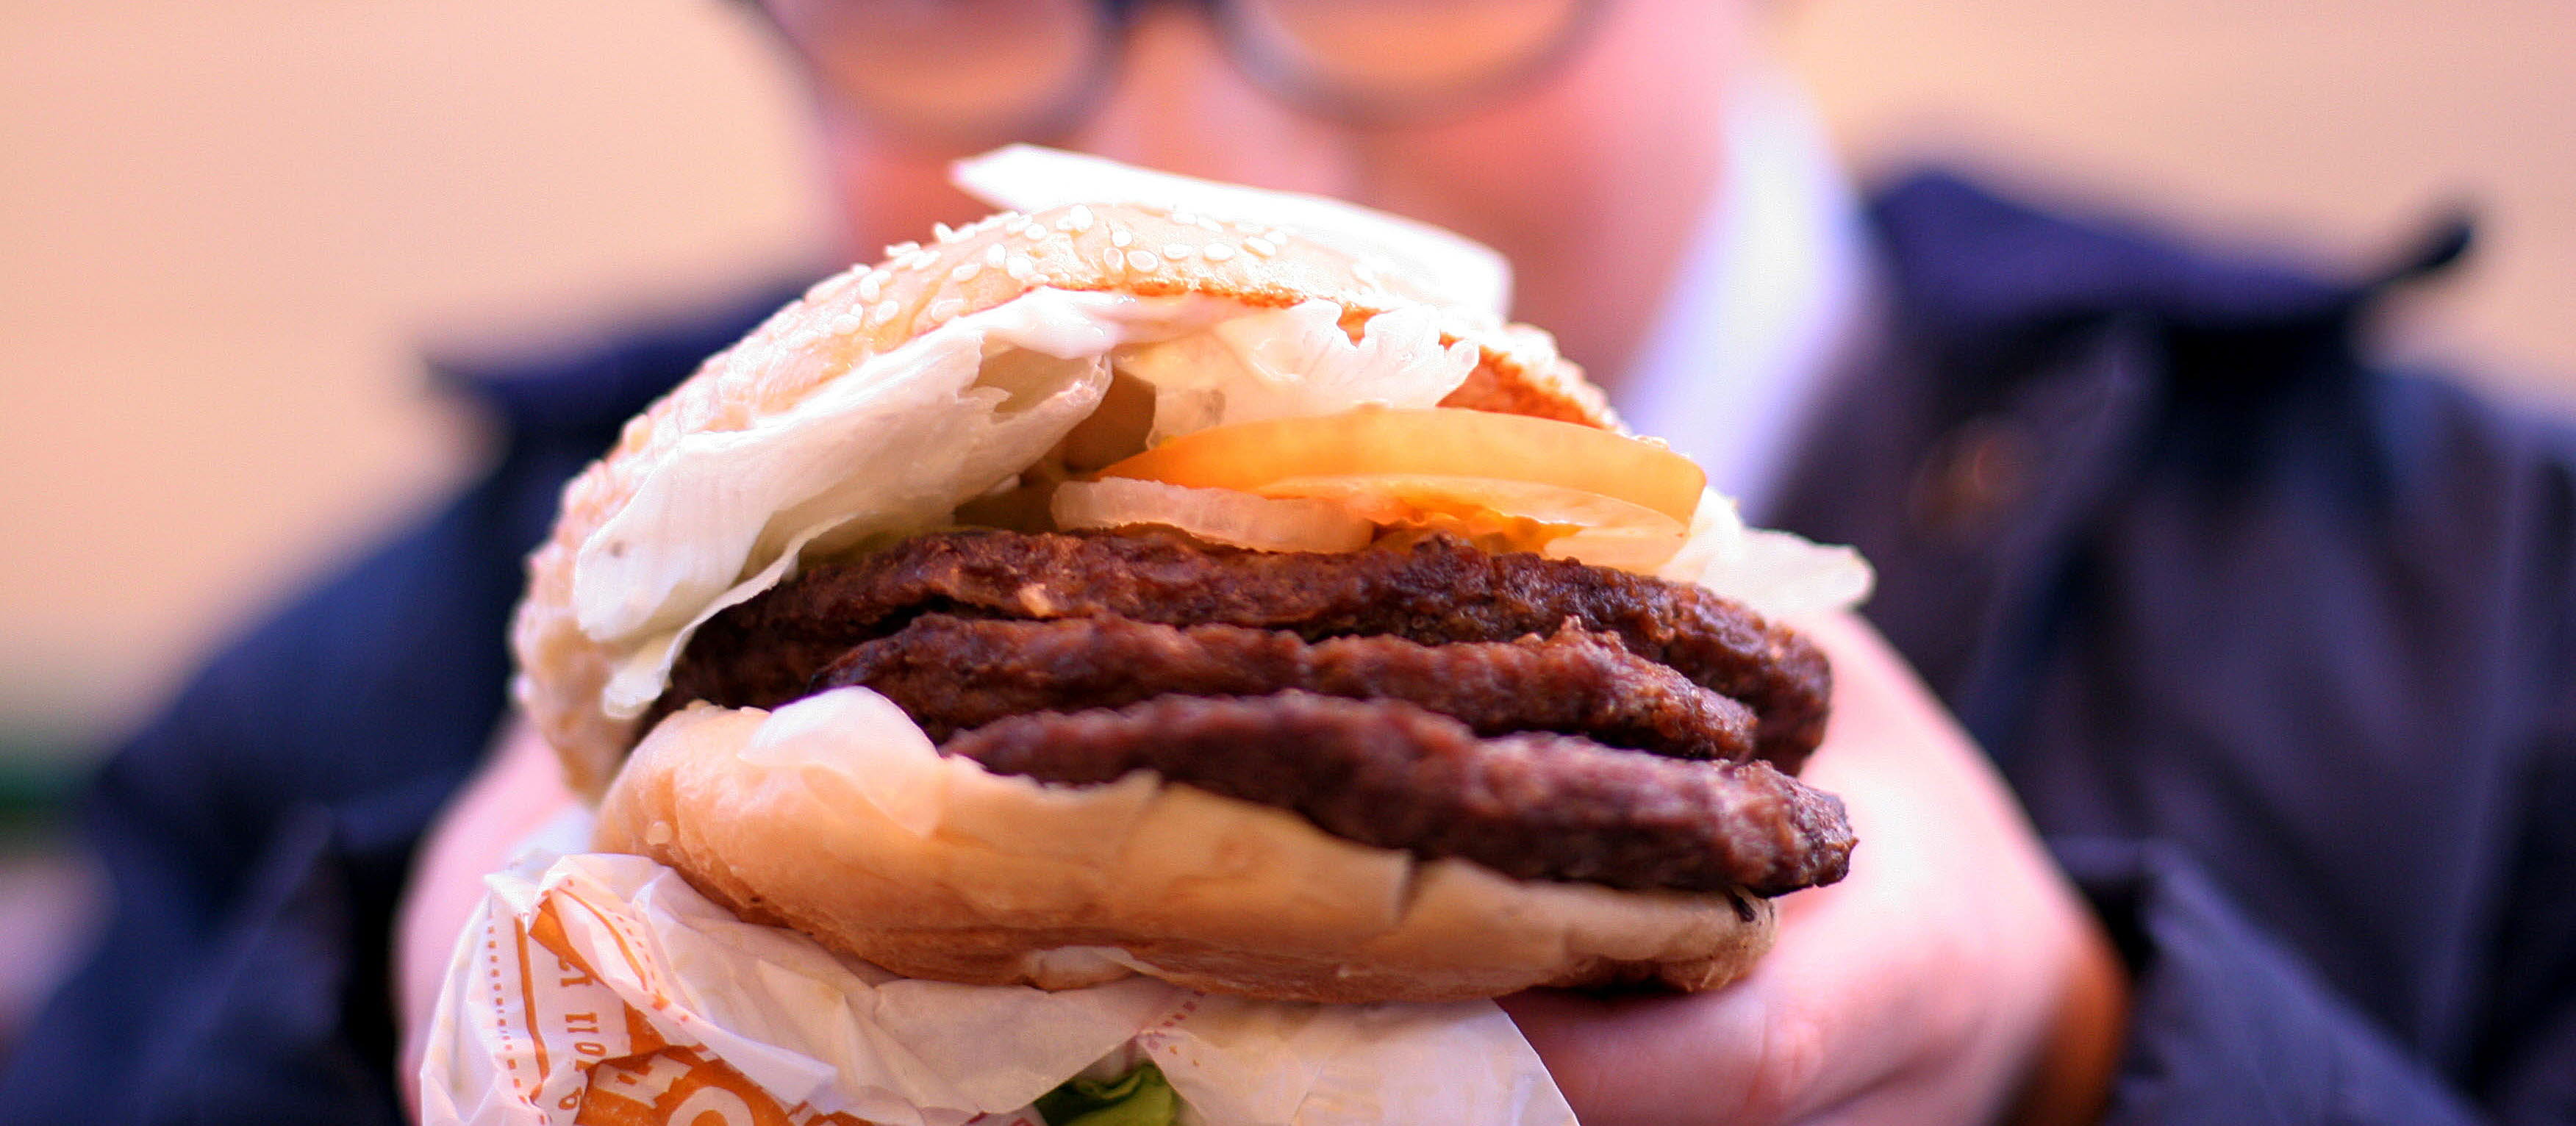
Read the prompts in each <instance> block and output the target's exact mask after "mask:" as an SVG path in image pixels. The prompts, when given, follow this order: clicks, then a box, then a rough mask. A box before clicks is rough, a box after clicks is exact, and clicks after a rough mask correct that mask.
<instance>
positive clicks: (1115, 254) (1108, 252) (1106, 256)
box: [1100, 246, 1127, 274]
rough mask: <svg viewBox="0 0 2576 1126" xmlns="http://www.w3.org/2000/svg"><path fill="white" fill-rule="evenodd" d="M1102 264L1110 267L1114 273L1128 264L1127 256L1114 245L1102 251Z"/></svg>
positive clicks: (1110, 270)
mask: <svg viewBox="0 0 2576 1126" xmlns="http://www.w3.org/2000/svg"><path fill="white" fill-rule="evenodd" d="M1100 264H1101V265H1103V266H1106V267H1108V268H1109V272H1110V273H1113V274H1114V273H1117V272H1118V270H1119V268H1120V267H1122V266H1125V265H1126V264H1127V256H1126V255H1125V254H1123V253H1120V252H1119V250H1118V248H1117V247H1114V246H1113V247H1110V248H1108V249H1105V250H1102V251H1101V252H1100Z"/></svg>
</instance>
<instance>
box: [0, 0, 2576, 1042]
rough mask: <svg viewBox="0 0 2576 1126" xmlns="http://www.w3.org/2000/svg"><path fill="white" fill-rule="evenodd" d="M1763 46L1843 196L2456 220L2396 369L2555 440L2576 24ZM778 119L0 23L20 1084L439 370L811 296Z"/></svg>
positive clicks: (323, 31) (541, 32)
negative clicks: (113, 901) (677, 315)
mask: <svg viewBox="0 0 2576 1126" xmlns="http://www.w3.org/2000/svg"><path fill="white" fill-rule="evenodd" d="M1780 15H1781V26H1780V28H1779V40H1780V47H1781V51H1782V53H1783V54H1784V55H1785V56H1786V57H1787V58H1788V59H1789V60H1790V62H1791V64H1792V65H1793V67H1794V68H1795V69H1796V70H1798V71H1799V72H1800V73H1802V74H1803V75H1804V76H1805V77H1806V78H1807V80H1808V82H1809V85H1810V87H1811V89H1812V91H1813V93H1814V95H1815V97H1816V99H1817V102H1818V104H1819V105H1820V106H1821V108H1822V110H1823V112H1824V115H1825V117H1826V119H1827V121H1828V122H1829V124H1830V125H1831V127H1832V128H1833V130H1834V132H1835V135H1836V137H1837V140H1838V143H1839V144H1840V145H1841V147H1842V148H1843V150H1844V151H1845V152H1846V153H1847V154H1848V155H1849V157H1850V158H1851V161H1852V163H1853V165H1854V166H1855V168H1856V169H1858V170H1859V171H1860V172H1861V174H1862V176H1863V178H1864V179H1868V178H1870V177H1871V174H1872V173H1884V172H1887V171H1892V170H1898V169H1902V168H1904V167H1907V166H1909V165H1913V164H1917V163H1921V162H1923V161H1925V160H1940V161H1943V162H1947V163H1953V164H1960V165H1964V166H1967V167H1969V168H1973V169H1976V170H1978V171H1980V172H1981V173H1982V174H1984V175H1987V176H1990V177H1995V178H2000V179H2003V180H2005V181H2007V182H2009V183H2011V184H2013V185H2014V186H2015V187H2016V189H2017V190H2020V191H2023V192H2026V193H2028V194H2031V195H2034V196H2037V197H2039V198H2040V199H2042V200H2044V201H2048V202H2053V203H2058V204H2066V203H2069V202H2075V203H2077V204H2078V206H2080V207H2082V208H2084V209H2087V210H2097V211H2114V212H2125V213H2131V214H2137V215H2142V216H2149V217H2152V218H2154V219H2155V220H2157V221H2159V222H2161V223H2165V224H2167V225H2170V226H2173V227H2177V228H2179V229H2181V230H2184V231H2187V232H2192V233H2195V234H2199V235H2202V236H2205V237H2207V238H2210V239H2215V240H2224V241H2236V242H2243V241H2249V240H2251V241H2257V242H2262V243H2266V244H2272V245H2285V246H2290V247H2294V248H2297V249H2298V250H2299V252H2300V253H2302V254H2304V255H2305V256H2307V257H2308V258H2309V259H2311V260H2312V261H2314V262H2316V263H2318V264H2319V265H2321V266H2323V267H2325V268H2328V269H2336V268H2349V269H2359V268H2362V267H2364V266H2365V265H2368V264H2373V263H2376V262H2378V261H2380V260H2381V259H2382V258H2383V257H2384V256H2385V255H2387V254H2389V253H2391V252H2393V251H2394V250H2395V249H2396V248H2398V247H2400V246H2403V245H2405V244H2407V243H2408V242H2409V240H2410V239H2411V238H2412V237H2413V236H2414V235H2415V234H2416V233H2417V232H2418V231H2420V230H2421V229H2422V227H2423V226H2424V225H2425V224H2426V223H2427V222H2428V221H2429V220H2430V219H2432V218H2433V217H2434V216H2435V215H2437V214H2439V213H2441V212H2442V211H2444V210H2445V209H2447V208H2451V207H2455V206H2459V205H2467V206H2469V207H2471V208H2473V209H2474V211H2475V213H2476V214H2477V216H2478V218H2479V220H2480V234H2481V242H2480V244H2479V246H2478V248H2477V250H2476V251H2475V254H2474V256H2473V258H2472V259H2471V260H2470V261H2469V263H2468V264H2467V266H2466V267H2465V268H2463V269H2461V270H2459V271H2457V273H2456V274H2455V275H2453V276H2452V277H2451V278H2450V279H2449V280H2446V281H2444V282H2443V283H2441V285H2440V286H2439V287H2438V288H2436V289H2435V290H2433V291H2431V292H2429V293H2426V294H2424V295H2423V296H2422V297H2421V298H2420V299H2418V300H2417V301H2415V302H2414V304H2412V305H2410V306H2409V307H2408V308H2406V309H2404V310H2403V311H2402V315H2401V316H2399V317H2397V318H2396V319H2395V322H2394V323H2393V324H2392V325H2390V326H2389V330H2388V331H2389V339H2388V342H2387V345H2388V347H2390V348H2392V349H2395V350H2397V351H2399V352H2401V353H2403V354H2405V355H2408V356H2410V357H2419V358H2430V359H2437V360H2444V361H2449V362H2454V363H2456V364H2458V365H2460V366H2462V367H2464V368H2465V369H2466V370H2467V371H2468V372H2469V373H2470V374H2472V375H2474V376H2475V377H2477V378H2478V379H2479V380H2480V381H2482V382H2484V383H2486V384H2487V385H2488V386H2489V387H2490V388H2492V389H2496V390H2499V391H2501V392H2503V393H2505V394H2507V395H2510V396H2514V397H2517V398H2522V399H2526V400H2539V401H2542V402H2545V403H2548V404H2551V405H2552V406H2554V407H2555V408H2556V409H2562V410H2564V409H2570V408H2571V407H2576V316H2569V315H2567V314H2566V313H2565V312H2564V311H2563V310H2564V308H2565V306H2566V303H2567V302H2568V301H2569V300H2570V299H2571V298H2576V143H2571V142H2570V141H2569V140H2568V137H2569V123H2570V122H2571V121H2576V66H2571V65H2570V64H2571V56H2570V54H2569V44H2571V43H2576V5H2570V4H2567V3H2565V2H2564V0H2461V2H2457V3H2449V4H2436V3H2430V2H2425V0H2347V2H2344V3H2339V4H2333V5H2318V4H2307V3H2297V2H2293V0H2229V2H2221V0H2122V2H2119V3H2110V2H2107V0H2094V2H2090V3H2082V2H2078V3H2069V2H2067V0H1944V2H1939V3H1935V2H1930V0H1784V2H1783V3H1782V4H1781V5H1780ZM798 113H799V111H798V110H797V108H796V100H795V96H794V91H793V90H792V89H790V88H789V86H788V84H787V82H786V80H785V78H784V77H783V76H782V75H781V74H780V73H779V72H778V71H777V69H776V68H775V67H774V66H772V65H771V63H770V61H769V59H768V45H767V43H766V42H765V41H764V40H763V39H762V38H761V36H760V35H758V34H756V33H755V31H754V29H753V28H752V27H750V26H749V25H748V23H747V22H746V21H745V20H744V19H743V18H742V17H741V15H740V13H739V12H737V11H736V10H735V9H734V6H732V5H730V4H726V3H723V2H721V0H507V2H504V0H440V2H438V3H407V2H404V0H375V2H372V3H364V4H354V3H346V2H333V0H225V2H222V3H212V4H209V3H197V2H183V0H125V2H123V3H118V4H65V3H49V2H44V0H0V399H5V402H6V410H5V412H0V450H5V455H0V535H5V537H6V543H7V545H8V548H7V550H6V551H4V552H0V1051H5V1050H6V1044H7V1038H8V1034H9V1030H10V1029H11V1028H13V1027H15V1026H16V1024H17V1022H18V1020H19V1019H20V1018H21V1017H22V1016H23V1014H24V1012H25V1009H26V1007H27V1006H28V1005H29V1004H30V1003H32V1002H33V1001H34V1000H35V999H36V998H38V997H40V996H41V994H42V992H43V990H44V988H45V985H46V983H47V982H48V981H49V980H50V979H51V977H52V975H53V973H54V972H55V971H56V969H57V968H58V967H59V966H60V964H61V961H62V959H63V957H64V956H66V954H67V953H68V952H69V951H70V950H71V949H72V948H73V947H74V946H76V945H77V943H78V936H79V934H80V932H81V929H82V927H83V926H84V923H85V920H86V919H87V918H88V917H89V916H90V914H91V913H92V912H93V910H94V905H95V901H96V900H95V896H96V887H95V880H94V878H93V877H92V876H91V875H90V874H89V873H88V872H87V871H86V870H85V869H84V868H83V866H82V864H81V862H80V861H79V860H78V858H77V856H76V854H74V853H72V852H70V851H68V850H66V849H65V848H64V847H63V841H64V839H65V833H66V826H65V824H64V818H63V816H62V812H61V805H62V802H63V801H64V800H65V799H66V798H67V797H68V796H69V795H70V794H71V793H72V792H73V791H74V789H75V787H76V786H77V785H78V782H79V779H80V777H81V776H82V774H83V772H84V771H85V770H86V769H87V767H88V766H89V765H90V764H91V763H92V762H93V761H94V756H95V754H96V752H97V750H98V749H99V748H101V747H102V746H104V745H105V744H107V743H109V742H110V741H112V740H113V739H114V738H115V736H116V735H117V733H118V732H119V731H120V730H122V729H123V728H124V727H125V726H127V725H128V724H130V723H133V722H135V721H137V720H138V719H139V718H140V717H141V715H142V714H143V713H144V712H145V710H146V709H148V708H150V707H151V706H153V704H154V703H155V702H156V701H157V700H158V699H159V698H160V697H162V696H163V695H164V694H166V693H168V692H169V691H171V690H172V689H173V688H174V687H175V686H176V683H177V681H178V678H180V677H181V676H183V675H184V674H185V672H186V670H187V669H188V668H189V667H190V666H191V665H192V663H193V662H194V661H196V660H197V659H198V657H199V656H200V655H201V654H202V653H203V652H204V651H205V650H206V649H207V647H209V646H211V645H213V644H215V643H216V642H218V641H219V640H220V639H222V638H223V637H224V636H225V635H226V634H227V633H228V632H230V631H232V630H234V629H236V628H238V627H239V626H241V625H242V624H243V623H245V622H246V621H248V620H250V619H251V618H252V617H253V616H255V615H256V614H257V613H258V612H259V611H260V610H261V609H262V607H264V606H265V605H267V604H268V603H269V602H270V601H271V600H272V599H275V598H277V597H280V596H282V595H283V594H284V593H285V592H287V591H290V590H292V589H294V588H295V587H297V586H298V585H299V584H301V583H303V582H306V581H308V580H310V579H311V578H312V577H314V576H315V575H316V574H317V573H318V572H320V571H321V570H322V569H324V568H326V567H328V566H329V565H330V564H331V563H332V562H333V561H334V560H335V559H337V558H339V557H341V556H342V555H343V554H344V553H346V552H347V551H349V550H350V549H352V548H353V547H355V546H357V545H359V544H361V543H364V542H366V541H368V540H370V539H371V538H373V537H375V536H377V535H379V534H381V533H382V532H383V531H385V530H387V529H389V528H391V527H394V526H396V525H397V524H399V523H400V522H401V521H403V520H404V519H405V518H406V517H407V516H408V515H409V514H412V513H415V512H417V511H418V510H419V508H420V507H421V506H423V505H425V504H427V503H429V502H430V501H431V500H432V498H435V497H437V496H438V495H440V494H441V493H442V492H443V491H444V490H445V489H446V488H447V487H448V486H450V485H452V484H454V483H455V482H457V481H458V480H460V479H461V478H462V477H463V476H464V475H465V474H467V473H469V472H470V471H471V470H472V468H473V467H474V466H475V464H476V463H477V458H478V457H479V451H480V449H481V436H480V435H479V434H478V432H477V429H476V427H475V424H474V420H473V419H472V418H471V417H470V416H468V415H467V414H466V413H465V412H463V411H460V410H459V409H457V408H456V407H455V405H454V404H452V403H450V402H448V401H446V400H445V399H443V398H442V397H441V395H440V393H439V392H438V391H437V389H436V387H435V385H434V384H433V382H432V381H431V379H430V378H429V377H428V376H427V375H426V374H425V371H424V368H423V365H422V363H421V361H420V356H421V355H422V354H423V353H424V351H428V352H435V353H439V354H469V355H470V354H476V353H504V354H506V353H507V352H510V351H512V350H517V349H522V348H528V347H532V346H534V345H535V344H536V343H537V342H541V341H548V340H561V339H563V338H565V337H568V336H578V335H580V334H584V333H587V332H595V331H599V330H602V329H604V328H606V327H607V326H610V325H613V324H615V323H617V322H619V321H621V320H624V319H627V318H630V317H633V316H637V315H640V314H649V313H650V312H652V311H653V310H656V309H664V308H678V307H684V306H687V305H689V304H692V303H694V302H696V301H699V300H704V299H708V298H711V297H714V296H716V295H720V294H728V293H735V292H739V291H741V290H744V289H746V288H748V287H750V286H752V285H754V284H757V283H761V282H766V281H772V280H776V279H779V278H783V277H790V276H801V275H805V274H809V273H811V272H813V271H814V270H815V269H817V268H818V267H819V266H820V265H822V263H820V262H819V261H818V260H817V259H816V258H815V257H814V252H813V250H812V247H813V246H814V245H815V243H816V242H817V241H818V237H817V232H819V231H821V230H822V229H823V224H824V223H825V221H826V219H825V216H824V215H823V213H822V211H821V210H820V208H819V206H818V203H817V200H816V198H815V196H816V194H817V193H815V192H813V191H811V190H809V184H810V180H811V176H812V172H811V169H810V167H809V163H808V161H809V157H808V154H806V153H805V152H804V151H803V149H802V148H801V133H800V130H801V122H800V120H799V117H798ZM1577 358H1578V359H1579V358H1580V357H1577Z"/></svg>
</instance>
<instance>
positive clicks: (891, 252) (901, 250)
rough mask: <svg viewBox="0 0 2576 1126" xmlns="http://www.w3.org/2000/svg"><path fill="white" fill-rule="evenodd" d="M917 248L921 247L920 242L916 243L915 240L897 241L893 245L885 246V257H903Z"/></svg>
mask: <svg viewBox="0 0 2576 1126" xmlns="http://www.w3.org/2000/svg"><path fill="white" fill-rule="evenodd" d="M919 249H921V244H920V243H917V242H898V243H896V244H894V245H893V246H889V247H887V248H886V257H888V258H903V257H906V256H909V255H910V254H911V253H912V252H913V251H916V250H919Z"/></svg>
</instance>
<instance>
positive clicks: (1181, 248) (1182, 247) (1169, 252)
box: [1163, 242, 1198, 262]
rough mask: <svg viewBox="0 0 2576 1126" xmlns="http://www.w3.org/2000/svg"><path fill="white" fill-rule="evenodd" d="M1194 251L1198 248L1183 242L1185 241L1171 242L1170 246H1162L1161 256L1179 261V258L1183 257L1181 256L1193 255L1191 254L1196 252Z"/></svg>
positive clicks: (1196, 251)
mask: <svg viewBox="0 0 2576 1126" xmlns="http://www.w3.org/2000/svg"><path fill="white" fill-rule="evenodd" d="M1196 253H1198V248H1197V247H1194V246H1190V245H1187V244H1185V243H1177V242H1176V243H1173V244H1172V245H1170V246H1166V247H1164V248H1163V257H1165V258H1169V259H1171V260H1172V261H1175V262H1178V261H1180V260H1181V259H1183V258H1187V257H1189V256H1190V255H1193V254H1196Z"/></svg>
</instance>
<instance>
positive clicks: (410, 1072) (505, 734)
mask: <svg viewBox="0 0 2576 1126" xmlns="http://www.w3.org/2000/svg"><path fill="white" fill-rule="evenodd" d="M574 801H575V799H574V798H573V796H572V791H570V790H567V789H565V788H564V782H563V768H562V767H560V766H557V765H556V764H555V753H554V751H553V750H551V749H549V748H548V747H547V746H546V742H545V740H544V739H541V738H539V737H538V736H537V732H536V729H535V728H532V727H530V726H528V724H527V721H526V720H524V719H517V718H513V719H512V720H510V722H509V723H508V724H506V725H505V726H504V727H503V728H502V731H501V737H500V739H499V740H498V741H497V742H496V743H495V745H494V747H493V749H492V757H491V759H490V761H488V762H486V763H485V764H484V766H483V770H482V772H481V773H479V774H477V775H475V776H474V778H473V780H472V781H469V782H467V783H466V784H465V788H464V789H462V790H459V791H457V794H456V798H455V800H453V801H451V802H449V803H448V806H447V809H446V810H445V811H444V812H441V813H440V814H439V816H438V820H437V821H435V822H433V823H432V824H431V826H430V829H429V835H428V836H426V837H424V838H423V839H422V840H421V845H420V852H419V854H418V855H417V856H416V857H415V858H414V859H413V862H412V870H411V879H410V880H409V881H408V882H406V883H405V884H404V885H403V902H402V907H401V910H400V912H399V915H398V917H397V918H396V919H395V920H394V949H393V956H394V967H393V968H394V973H393V985H394V1020H395V1023H396V1024H398V1025H399V1026H400V1028H399V1031H400V1032H401V1034H402V1058H401V1060H400V1061H399V1064H398V1066H400V1067H401V1069H402V1075H401V1079H402V1090H403V1102H404V1103H405V1105H406V1106H408V1107H409V1109H410V1110H411V1115H412V1120H413V1121H419V1119H420V1091H419V1089H418V1084H419V1082H420V1060H421V1055H422V1053H424V1052H426V1051H427V1050H428V1042H427V1041H426V1039H424V1036H425V1034H426V1033H427V1032H428V1030H429V1019H430V1014H431V1013H432V1012H434V1011H435V1010H436V1009H437V1008H438V992H439V990H440V989H442V988H444V987H445V985H446V984H447V960H448V956H449V954H450V953H452V952H453V951H454V950H455V949H456V938H457V935H458V934H460V933H462V932H463V931H464V930H465V920H466V919H467V918H468V917H470V916H472V915H473V914H474V908H475V907H476V906H477V905H479V904H481V903H482V902H483V875H484V873H487V872H497V871H500V870H501V869H502V868H503V867H504V866H506V865H507V864H509V862H510V854H511V852H512V851H513V850H515V849H517V848H518V847H519V845H520V843H521V842H523V841H525V840H527V839H528V836H529V834H532V833H534V832H536V831H537V830H538V829H539V828H542V827H544V826H545V824H546V823H547V822H549V821H552V820H554V819H555V816H556V815H557V814H560V813H562V812H563V811H564V810H566V809H570V808H571V807H572V805H573V803H574Z"/></svg>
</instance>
